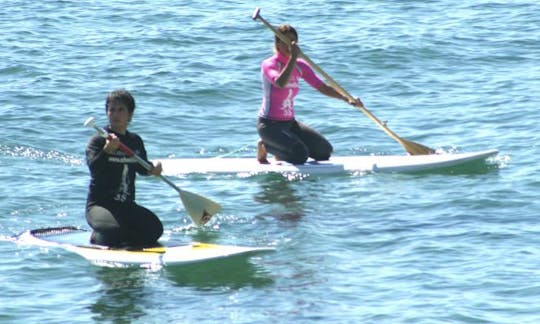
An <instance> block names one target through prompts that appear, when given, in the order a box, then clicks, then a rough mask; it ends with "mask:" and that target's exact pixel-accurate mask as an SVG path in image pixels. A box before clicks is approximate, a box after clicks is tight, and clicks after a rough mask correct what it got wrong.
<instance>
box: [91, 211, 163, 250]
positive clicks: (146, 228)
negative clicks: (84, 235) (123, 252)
mask: <svg viewBox="0 0 540 324" xmlns="http://www.w3.org/2000/svg"><path fill="white" fill-rule="evenodd" d="M86 220H87V222H88V224H89V225H90V227H92V229H93V230H94V232H93V233H92V237H91V243H94V244H100V245H107V246H113V247H117V246H132V247H141V246H152V245H156V244H157V240H158V239H159V237H160V236H161V234H163V224H162V223H161V221H160V220H159V218H158V217H157V216H156V215H155V214H154V213H153V212H151V211H150V210H148V209H147V208H145V207H142V206H139V205H137V204H136V203H129V204H125V203H122V204H120V203H112V204H108V205H107V206H103V205H93V206H90V207H88V208H87V211H86Z"/></svg>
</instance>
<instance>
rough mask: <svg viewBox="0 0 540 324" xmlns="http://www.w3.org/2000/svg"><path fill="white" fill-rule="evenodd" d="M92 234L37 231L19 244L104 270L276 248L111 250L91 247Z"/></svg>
mask: <svg viewBox="0 0 540 324" xmlns="http://www.w3.org/2000/svg"><path fill="white" fill-rule="evenodd" d="M89 239H90V231H87V230H84V229H79V228H76V227H71V226H66V227H55V228H44V229H35V230H30V231H26V232H24V233H22V234H21V235H19V239H18V240H19V242H21V243H24V244H33V245H38V246H47V247H59V248H62V249H64V250H67V251H70V252H73V253H76V254H78V255H80V256H82V257H83V258H85V259H87V260H89V261H91V262H92V263H94V264H97V265H104V266H143V267H156V266H172V265H182V264H192V263H197V262H205V261H210V260H216V259H223V258H230V257H239V256H245V257H249V256H252V255H255V254H259V253H264V252H271V251H274V248H269V247H247V246H234V245H218V244H209V243H200V242H192V243H189V244H180V245H178V244H168V243H164V245H160V246H156V247H150V248H144V249H119V248H108V247H104V246H100V245H93V244H90V243H89Z"/></svg>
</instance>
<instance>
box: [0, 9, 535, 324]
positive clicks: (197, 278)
mask: <svg viewBox="0 0 540 324" xmlns="http://www.w3.org/2000/svg"><path fill="white" fill-rule="evenodd" d="M256 6H261V7H262V10H261V15H262V16H263V17H265V18H266V19H267V20H269V21H270V22H272V23H281V22H288V23H291V24H293V25H295V26H296V27H297V29H298V31H299V34H300V45H301V47H302V49H303V51H304V52H305V53H306V54H307V55H309V56H310V58H311V59H312V60H313V61H315V62H316V63H317V64H319V65H320V66H321V67H322V68H323V69H324V70H325V71H326V72H327V73H328V74H330V75H331V76H332V77H333V78H334V79H335V80H336V81H338V82H339V83H340V84H341V85H342V86H343V87H344V88H345V89H347V90H349V92H351V93H352V94H353V95H355V96H360V97H361V98H362V100H363V102H364V104H365V105H366V107H367V108H368V109H370V111H371V112H372V113H373V114H374V115H375V116H377V117H378V118H380V119H381V120H383V121H387V122H388V127H389V128H390V129H392V130H393V131H394V132H395V133H397V134H398V135H399V136H402V137H404V138H407V139H409V140H413V141H415V142H418V143H421V144H424V145H427V146H430V147H433V148H436V149H439V150H443V151H451V152H469V151H477V150H484V149H490V148H496V149H499V150H500V154H499V156H498V157H497V159H496V160H495V162H494V163H495V164H494V165H492V166H489V167H479V168H472V169H468V170H465V171H460V172H443V173H428V174H416V175H403V174H401V175H400V174H361V175H339V176H325V177H314V176H311V177H305V178H286V177H281V176H261V177H250V178H238V177H210V176H208V177H203V176H188V177H183V178H174V179H173V181H174V182H175V183H176V184H177V185H178V186H180V187H183V188H186V189H188V190H191V191H194V192H197V193H200V194H203V195H205V196H207V197H210V198H212V199H214V200H216V201H218V202H220V203H221V204H222V206H223V211H222V213H220V214H219V215H217V217H216V218H215V220H214V221H213V222H212V223H211V224H210V225H209V226H207V227H204V228H200V229H194V228H191V227H189V218H188V217H187V216H186V214H185V212H184V210H183V206H182V204H181V203H180V200H179V198H178V195H177V194H176V193H175V192H174V191H173V190H172V189H171V188H170V187H168V186H167V185H166V184H164V183H163V182H160V181H159V180H158V179H151V178H150V179H140V178H139V180H138V188H137V189H138V191H137V197H138V201H139V203H141V204H143V205H145V206H147V207H149V208H151V209H152V210H154V211H155V212H156V213H157V214H158V215H159V216H160V218H161V219H162V221H163V223H164V225H165V228H166V233H165V235H164V238H163V239H164V240H179V241H186V242H189V241H204V242H213V243H221V244H238V245H253V246H273V247H276V249H277V251H276V252H275V253H273V254H269V255H264V256H260V257H255V258H252V259H250V260H243V261H233V262H224V263H211V264H207V265H205V266H192V267H184V268H182V267H181V268H175V269H161V270H158V271H150V270H143V269H110V268H100V267H97V266H94V265H91V264H89V263H88V262H87V261H86V260H84V259H82V258H79V257H77V256H75V255H71V254H69V253H67V252H64V251H62V250H56V249H44V248H38V247H35V246H25V245H18V244H15V243H14V242H13V241H12V240H11V239H10V238H11V237H12V236H13V235H16V234H18V233H20V232H22V231H25V230H28V229H32V228H41V227H48V226H60V225H75V226H80V227H83V228H86V227H87V225H86V222H85V219H84V215H83V212H84V204H85V199H86V189H87V185H88V171H87V168H86V166H85V163H84V148H85V145H86V142H87V140H88V138H89V137H90V136H91V135H92V131H90V130H89V129H86V128H84V127H83V125H82V124H83V122H84V121H85V120H86V119H87V118H88V117H90V116H94V117H96V119H97V120H98V122H100V123H101V124H103V123H105V121H106V118H105V114H104V98H105V96H106V94H107V92H108V91H110V90H112V89H115V88H119V87H125V88H127V89H129V90H131V91H132V93H133V94H134V95H135V98H136V100H137V105H138V106H137V109H136V112H135V117H134V120H133V122H132V124H131V126H130V129H131V130H132V131H135V132H137V133H139V134H140V135H141V136H143V138H144V139H145V142H146V146H147V149H148V151H149V155H150V157H151V158H160V157H201V156H202V157H213V156H220V155H232V156H254V155H255V143H256V140H257V135H256V131H255V120H256V112H257V110H258V108H259V105H260V96H261V93H260V76H259V69H260V62H261V60H262V59H264V58H265V57H267V56H269V55H271V51H272V34H271V33H270V32H269V30H267V29H266V28H265V27H264V26H263V25H262V24H261V23H260V22H254V21H252V20H251V14H252V12H253V10H254V8H255V7H256ZM2 7H3V8H2V12H1V13H0V17H1V19H0V30H1V32H0V40H1V47H0V118H1V127H2V131H1V132H0V169H1V172H0V182H1V186H0V237H1V238H2V239H1V240H0V253H1V255H2V256H3V257H2V259H0V291H2V294H1V297H0V301H1V302H0V321H1V322H3V323H4V322H5V323H8V322H12V323H21V322H24V323H31V322H34V323H37V322H39V323H65V322H66V321H67V322H72V323H77V322H84V323H87V322H111V323H112V322H114V323H128V322H133V323H163V322H174V323H196V322H201V321H202V322H217V321H220V322H234V323H254V322H257V323H276V322H278V323H287V322H293V321H294V322H298V323H312V322H317V321H320V322H338V323H538V322H540V306H538V299H539V298H540V270H539V269H540V248H539V246H540V220H539V216H540V215H539V212H538V211H539V210H540V202H539V199H538V192H539V190H540V181H539V180H538V179H539V176H540V174H539V173H540V172H539V167H538V162H537V157H538V154H539V153H540V152H539V147H538V142H539V140H540V135H539V134H540V126H539V123H538V120H540V114H539V113H538V104H539V103H540V98H539V89H540V64H539V62H540V42H539V40H540V18H539V17H540V16H539V15H538V12H540V5H539V4H538V3H537V2H536V1H466V2H463V1H462V2H458V1H448V0H446V1H443V0H441V1H436V0H432V1H337V0H331V1H324V2H323V1H313V0H311V1H299V2H291V1H280V0H277V1H274V2H272V4H264V5H263V4H260V3H259V4H257V3H247V4H246V3H244V2H241V1H222V2H215V1H193V2H190V1H137V2H133V1H54V0H51V1H37V2H36V1H34V2H32V1H23V0H13V1H5V2H4V3H3V6H2ZM296 105H297V107H296V109H297V116H298V118H299V119H300V120H302V121H304V122H306V123H308V124H310V125H312V126H313V127H315V128H316V129H318V130H319V131H321V132H322V133H323V134H324V135H326V136H327V137H328V138H329V140H330V141H331V142H332V144H333V145H334V148H335V154H336V155H362V154H403V153H404V150H403V148H402V147H401V146H400V145H399V144H398V143H397V142H395V141H394V140H393V139H392V138H390V137H389V136H388V135H386V134H385V133H384V132H382V131H381V130H380V129H379V128H378V127H377V126H376V125H375V124H374V123H373V122H372V121H371V120H369V119H368V118H367V117H366V116H365V115H364V114H362V112H360V111H359V110H355V109H353V108H351V107H350V106H348V105H346V104H344V103H342V102H339V101H337V100H332V99H329V98H326V97H323V96H322V95H320V94H318V93H316V92H315V91H314V90H312V89H310V88H309V86H308V85H307V84H303V86H302V90H301V93H300V95H299V97H298V99H297V102H296Z"/></svg>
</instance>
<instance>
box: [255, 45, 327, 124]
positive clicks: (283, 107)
mask: <svg viewBox="0 0 540 324" xmlns="http://www.w3.org/2000/svg"><path fill="white" fill-rule="evenodd" d="M287 62H288V58H287V57H286V56H284V55H283V54H281V53H277V54H276V55H274V56H272V57H269V58H267V59H266V60H264V61H263V62H262V65H261V77H262V88H263V102H262V106H261V109H260V110H259V117H262V118H266V119H271V120H282V121H286V120H293V119H294V97H295V96H296V95H297V94H298V91H299V86H298V82H299V81H300V78H302V79H304V80H305V81H306V82H307V83H308V84H309V85H311V86H312V87H313V88H315V89H317V88H319V87H320V86H321V84H323V83H324V82H323V81H322V80H321V79H320V78H319V77H318V76H317V75H316V74H315V72H313V70H312V69H311V67H310V66H309V65H308V64H307V63H306V61H304V60H302V59H300V58H298V59H297V60H296V66H295V68H294V69H293V71H292V72H291V76H290V78H289V81H288V82H287V85H285V87H283V88H280V87H278V86H277V85H276V80H277V78H278V77H279V74H280V73H281V71H282V70H283V69H284V68H285V66H286V65H287Z"/></svg>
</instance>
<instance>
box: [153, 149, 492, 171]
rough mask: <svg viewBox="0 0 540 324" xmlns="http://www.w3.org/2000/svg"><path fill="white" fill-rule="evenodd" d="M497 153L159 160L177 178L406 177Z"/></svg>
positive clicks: (480, 159) (478, 159) (164, 169)
mask: <svg viewBox="0 0 540 324" xmlns="http://www.w3.org/2000/svg"><path fill="white" fill-rule="evenodd" d="M497 153H498V151H497V150H495V149H493V150H486V151H478V152H471V153H456V154H431V155H369V156H336V157H331V158H330V160H329V161H318V162H317V161H308V162H307V163H304V164H301V165H296V164H290V163H287V162H282V161H275V160H273V159H269V162H270V164H260V163H259V162H258V161H257V160H256V159H255V158H253V157H249V158H219V157H218V158H171V159H161V160H156V161H160V162H161V163H162V165H163V173H164V174H166V175H170V176H179V175H186V174H196V173H202V174H205V173H210V174H248V175H255V174H264V173H302V174H334V173H347V172H348V173H351V172H376V173H392V172H394V173H409V172H422V171H432V170H437V169H442V168H451V167H456V166H461V165H464V164H466V163H471V162H475V161H476V162H478V161H484V160H486V159H487V158H489V157H493V156H495V155H497Z"/></svg>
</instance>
